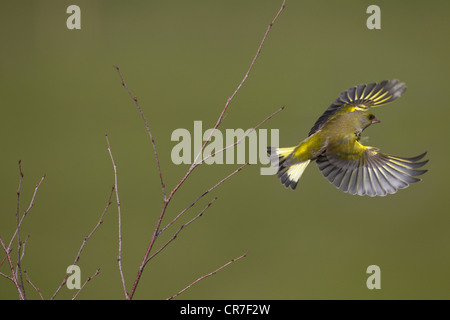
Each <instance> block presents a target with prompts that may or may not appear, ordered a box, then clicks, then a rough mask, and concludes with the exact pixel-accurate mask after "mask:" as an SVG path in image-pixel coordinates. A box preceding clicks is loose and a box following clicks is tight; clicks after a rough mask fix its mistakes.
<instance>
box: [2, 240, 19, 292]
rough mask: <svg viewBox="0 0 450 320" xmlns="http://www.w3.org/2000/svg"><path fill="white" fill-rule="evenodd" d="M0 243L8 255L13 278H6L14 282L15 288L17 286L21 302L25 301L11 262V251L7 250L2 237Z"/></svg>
mask: <svg viewBox="0 0 450 320" xmlns="http://www.w3.org/2000/svg"><path fill="white" fill-rule="evenodd" d="M0 243H1V245H2V247H3V250H4V251H5V253H6V259H8V262H9V267H10V269H11V277H8V276H6V277H7V278H8V279H10V280H11V281H12V282H14V284H15V286H16V288H17V291H18V292H19V298H20V300H24V299H25V297H24V295H23V292H22V290H21V289H20V285H19V282H18V281H17V275H16V272H15V271H14V266H13V264H12V261H11V255H10V250H9V249H7V248H6V246H5V243H4V242H3V239H2V238H1V237H0ZM2 275H3V274H2Z"/></svg>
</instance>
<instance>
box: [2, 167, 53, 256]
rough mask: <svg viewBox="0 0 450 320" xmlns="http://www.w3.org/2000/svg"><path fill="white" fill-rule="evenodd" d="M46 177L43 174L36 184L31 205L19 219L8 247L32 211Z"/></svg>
mask: <svg viewBox="0 0 450 320" xmlns="http://www.w3.org/2000/svg"><path fill="white" fill-rule="evenodd" d="M44 179H45V174H44V175H43V176H42V178H41V180H40V181H39V182H38V183H37V184H36V187H35V188H34V193H33V196H32V198H31V201H30V205H29V206H28V208H27V210H25V211H24V212H23V215H22V218H20V221H19V224H18V225H17V228H16V231H15V232H14V234H13V236H12V238H11V241H10V242H9V245H8V249H11V244H12V242H13V241H14V239H15V237H16V236H17V234H18V232H19V229H20V227H21V226H22V222H23V220H24V219H25V217H26V215H27V214H28V212H30V210H31V208H32V207H33V206H34V199H35V198H36V193H37V191H38V189H39V187H40V186H41V183H42V181H44Z"/></svg>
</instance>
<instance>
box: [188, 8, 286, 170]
mask: <svg viewBox="0 0 450 320" xmlns="http://www.w3.org/2000/svg"><path fill="white" fill-rule="evenodd" d="M285 3H286V0H284V1H283V3H282V4H281V7H280V9H279V10H278V13H277V14H276V16H275V18H273V20H272V22H271V23H270V24H269V26H268V27H267V30H266V33H265V34H264V37H263V39H262V41H261V43H260V44H259V47H258V50H257V51H256V54H255V57H254V58H253V60H252V62H251V64H250V67H249V68H248V70H247V72H246V73H245V76H244V78H243V79H242V80H241V82H240V83H239V85H238V86H237V88H236V90H234V92H233V94H232V95H231V97H229V98H228V100H227V102H226V103H225V107H224V108H223V110H222V112H221V114H220V116H219V118H218V119H217V122H216V124H215V126H214V128H213V129H212V130H211V133H210V134H209V137H208V138H207V139H206V141H205V143H204V144H203V147H202V148H201V149H200V152H199V153H198V154H197V156H196V157H195V160H194V162H193V163H192V166H191V167H194V166H197V160H198V159H199V158H200V157H201V155H202V154H203V150H204V149H205V147H206V145H207V144H208V142H209V141H210V140H211V137H212V136H213V134H214V131H215V130H216V129H217V128H218V127H219V125H220V124H221V123H222V119H223V117H224V115H225V112H226V111H227V109H228V106H229V105H230V102H231V100H233V98H234V97H235V96H236V94H237V93H238V91H239V90H240V89H241V87H242V86H243V84H244V83H245V81H246V80H247V78H248V76H249V75H250V72H251V71H252V69H253V65H254V64H255V62H256V59H258V57H259V54H260V53H261V50H262V47H263V45H264V42H265V41H266V38H267V36H268V35H269V32H270V29H272V26H273V24H274V23H275V21H276V20H277V19H278V16H279V15H280V14H281V12H282V11H283V10H284V7H285Z"/></svg>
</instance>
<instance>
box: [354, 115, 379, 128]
mask: <svg viewBox="0 0 450 320" xmlns="http://www.w3.org/2000/svg"><path fill="white" fill-rule="evenodd" d="M358 122H359V123H358V127H359V128H360V129H361V131H362V130H364V129H366V128H367V127H368V126H370V125H371V124H374V123H379V122H380V120H378V119H377V117H375V115H374V114H373V113H370V112H364V113H361V114H360V115H359V117H358Z"/></svg>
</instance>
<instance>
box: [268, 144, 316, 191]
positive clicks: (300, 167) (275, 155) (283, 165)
mask: <svg viewBox="0 0 450 320" xmlns="http://www.w3.org/2000/svg"><path fill="white" fill-rule="evenodd" d="M295 148H296V147H289V148H274V147H268V148H267V153H268V155H269V159H270V162H271V163H272V165H274V166H277V167H278V172H277V175H278V177H279V178H280V180H281V183H282V184H283V185H284V186H285V187H286V188H288V187H291V189H292V190H294V189H295V188H296V187H297V183H298V180H299V179H300V177H301V176H302V174H303V172H304V171H305V169H306V167H307V166H308V164H309V162H310V160H306V161H302V162H293V161H292V153H293V152H294V150H295Z"/></svg>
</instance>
